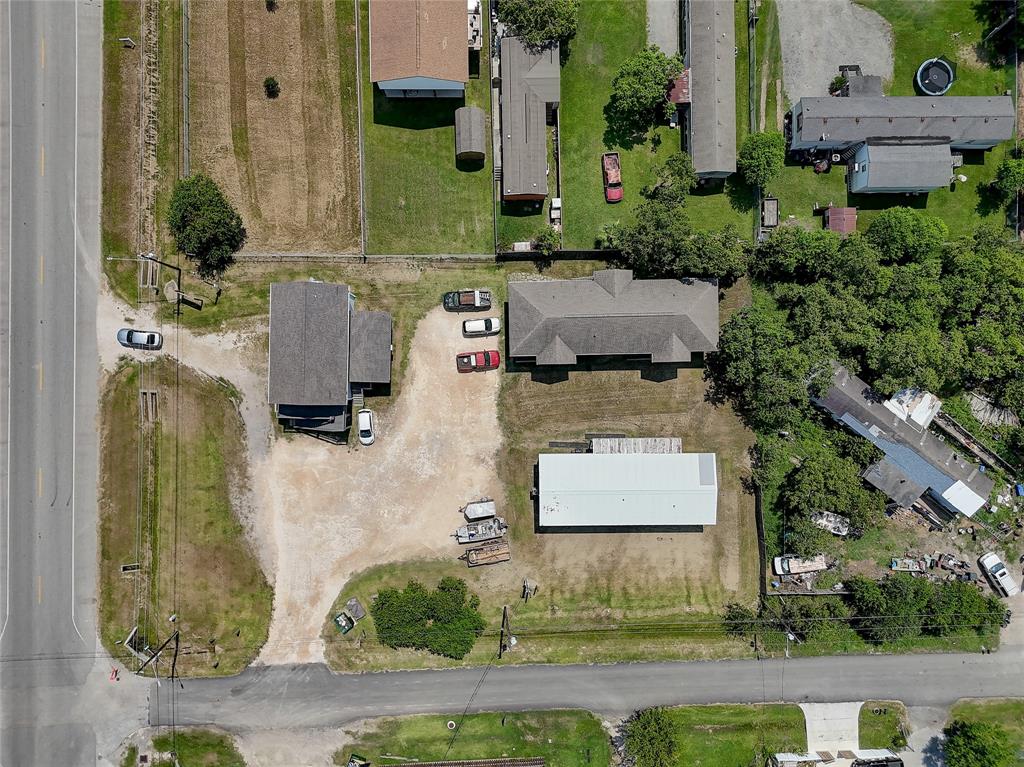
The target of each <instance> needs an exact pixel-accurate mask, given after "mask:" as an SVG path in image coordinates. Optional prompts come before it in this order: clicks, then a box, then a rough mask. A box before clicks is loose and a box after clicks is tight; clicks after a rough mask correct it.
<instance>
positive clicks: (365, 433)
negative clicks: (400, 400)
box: [356, 408, 375, 445]
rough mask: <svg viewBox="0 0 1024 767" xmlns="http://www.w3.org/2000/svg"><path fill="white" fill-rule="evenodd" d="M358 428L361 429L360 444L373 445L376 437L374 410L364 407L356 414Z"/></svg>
mask: <svg viewBox="0 0 1024 767" xmlns="http://www.w3.org/2000/svg"><path fill="white" fill-rule="evenodd" d="M356 429H358V430H359V444H360V445H372V444H373V440H374V438H375V435H374V433H373V432H374V429H373V411H372V410H369V409H367V408H363V409H362V410H360V411H359V413H357V414H356Z"/></svg>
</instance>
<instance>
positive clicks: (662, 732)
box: [624, 708, 675, 767]
mask: <svg viewBox="0 0 1024 767" xmlns="http://www.w3.org/2000/svg"><path fill="white" fill-rule="evenodd" d="M625 736H626V737H625V743H624V745H625V749H626V753H627V754H629V756H631V757H632V758H633V759H634V764H635V765H636V767H664V765H666V764H671V763H672V757H673V756H674V754H675V741H674V740H673V738H672V721H671V719H670V718H669V715H668V712H667V711H665V709H663V708H646V709H643V710H642V711H636V712H634V713H633V716H631V717H630V718H629V719H627V720H626V725H625Z"/></svg>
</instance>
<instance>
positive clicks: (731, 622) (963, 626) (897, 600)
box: [722, 573, 1005, 644]
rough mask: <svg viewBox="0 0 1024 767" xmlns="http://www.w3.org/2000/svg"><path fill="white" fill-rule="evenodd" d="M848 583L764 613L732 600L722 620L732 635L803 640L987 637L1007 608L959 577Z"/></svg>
mask: <svg viewBox="0 0 1024 767" xmlns="http://www.w3.org/2000/svg"><path fill="white" fill-rule="evenodd" d="M844 584H845V585H846V589H847V591H848V592H849V594H848V595H846V596H845V597H839V596H826V597H791V598H789V599H786V600H778V601H776V600H770V601H768V602H766V603H765V605H764V606H763V607H762V609H761V611H760V612H759V613H755V612H754V611H753V610H751V609H749V608H747V607H744V606H743V605H737V604H732V605H729V606H728V607H726V610H725V614H724V616H723V618H722V622H723V625H724V626H725V630H726V632H727V633H728V634H730V635H733V636H750V635H752V634H754V633H755V632H758V631H762V630H765V629H774V630H781V631H787V632H791V633H793V634H794V635H795V636H796V637H797V638H798V639H800V640H801V641H805V640H812V641H827V640H829V639H833V638H834V637H836V636H837V635H839V634H840V633H841V632H843V631H847V630H848V629H847V627H849V628H852V629H853V630H854V631H856V632H857V634H858V635H859V636H860V637H861V638H862V639H864V640H865V641H867V642H870V643H872V644H885V643H893V642H899V641H902V640H906V639H913V638H915V637H920V636H933V637H950V636H965V635H980V636H987V635H988V634H990V633H991V632H993V631H997V630H998V628H999V626H1000V622H1001V620H1002V616H1003V611H1004V610H1005V605H1004V604H1003V603H1002V602H1000V601H999V599H998V598H997V597H994V596H991V595H988V596H986V595H984V594H982V593H981V592H979V591H978V589H977V588H976V587H975V586H974V585H973V584H970V583H962V582H960V581H941V582H938V583H934V582H932V581H929V580H927V579H925V578H914V577H912V576H910V575H908V574H907V573H895V574H892V575H887V576H886V577H885V578H883V579H882V580H880V581H873V580H870V579H869V578H864V577H862V576H856V575H855V576H850V577H848V578H845V579H844Z"/></svg>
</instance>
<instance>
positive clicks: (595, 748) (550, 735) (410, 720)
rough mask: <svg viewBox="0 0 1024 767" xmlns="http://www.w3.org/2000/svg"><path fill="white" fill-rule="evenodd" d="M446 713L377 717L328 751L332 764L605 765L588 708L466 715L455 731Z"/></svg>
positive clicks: (606, 754) (606, 750)
mask: <svg viewBox="0 0 1024 767" xmlns="http://www.w3.org/2000/svg"><path fill="white" fill-rule="evenodd" d="M449 719H451V717H448V716H408V717H400V718H394V719H381V720H377V721H375V722H373V723H372V725H371V726H370V727H368V728H367V729H366V731H365V732H362V733H360V734H359V735H358V737H357V738H356V740H355V742H354V743H353V744H352V745H351V746H347V747H345V748H344V749H342V750H340V751H338V752H337V753H336V754H335V755H334V764H337V765H346V764H348V757H349V755H350V754H352V753H356V754H359V755H360V756H363V757H366V758H367V759H369V760H370V761H371V762H372V763H373V764H378V763H380V762H381V761H386V760H387V759H388V758H389V756H390V755H392V754H401V755H402V756H403V757H406V758H408V759H411V760H416V761H433V760H442V759H444V760H448V759H491V758H498V757H502V756H508V757H543V758H544V759H545V760H546V763H547V764H550V765H558V767H590V765H606V764H610V763H611V756H612V755H611V746H610V743H609V740H608V735H607V734H606V733H605V731H604V728H603V727H602V726H601V721H600V720H599V719H598V718H597V717H596V716H594V715H593V714H591V713H590V712H588V711H571V710H566V711H557V710H556V711H538V712H532V711H527V712H517V713H507V714H506V713H485V714H470V715H468V716H466V717H464V718H462V719H461V720H459V719H457V720H456V721H458V722H459V727H458V730H457V731H456V733H455V734H454V735H453V733H452V732H451V731H450V730H449V729H448V728H447V726H446V725H447V722H448V720H449Z"/></svg>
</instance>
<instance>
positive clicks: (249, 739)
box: [235, 726, 352, 767]
mask: <svg viewBox="0 0 1024 767" xmlns="http://www.w3.org/2000/svg"><path fill="white" fill-rule="evenodd" d="M351 729H352V728H351V726H349V727H347V728H346V730H351ZM346 730H341V729H332V730H320V729H317V730H266V731H262V730H258V731H251V732H245V733H242V734H240V735H238V736H237V738H236V740H235V745H236V746H237V747H238V750H239V751H240V752H241V754H242V756H243V757H244V758H245V763H246V765H247V767H281V765H288V764H296V765H297V764H301V765H303V766H304V767H332V765H334V764H335V761H334V759H333V756H334V753H335V752H336V751H338V750H339V749H341V748H343V747H344V746H345V745H346V744H347V743H349V742H351V740H352V735H351V734H350V733H349V732H347V731H346Z"/></svg>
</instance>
